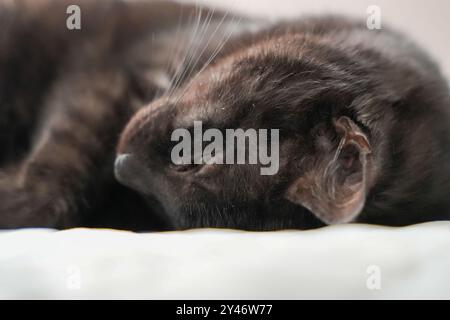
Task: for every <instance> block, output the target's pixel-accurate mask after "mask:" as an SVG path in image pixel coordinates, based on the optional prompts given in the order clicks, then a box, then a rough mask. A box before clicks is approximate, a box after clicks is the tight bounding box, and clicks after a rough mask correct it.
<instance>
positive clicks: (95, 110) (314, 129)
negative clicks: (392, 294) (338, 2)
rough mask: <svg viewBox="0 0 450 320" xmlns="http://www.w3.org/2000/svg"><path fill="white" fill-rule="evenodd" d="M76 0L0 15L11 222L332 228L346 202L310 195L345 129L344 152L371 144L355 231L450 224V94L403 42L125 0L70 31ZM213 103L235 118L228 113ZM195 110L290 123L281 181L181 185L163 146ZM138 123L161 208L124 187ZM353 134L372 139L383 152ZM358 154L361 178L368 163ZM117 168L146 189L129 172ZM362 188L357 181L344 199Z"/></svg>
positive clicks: (3, 178)
mask: <svg viewBox="0 0 450 320" xmlns="http://www.w3.org/2000/svg"><path fill="white" fill-rule="evenodd" d="M69 4H73V1H71V2H70V3H69V2H67V3H66V2H65V1H55V2H50V3H47V2H45V3H44V4H43V5H42V6H38V7H37V8H30V7H29V5H25V7H19V6H16V7H14V8H6V7H4V8H2V9H1V11H0V27H1V28H0V29H1V33H0V114H1V117H0V147H1V150H2V153H1V154H0V167H2V171H1V175H0V227H34V226H44V227H57V228H64V227H71V226H81V225H95V226H114V227H119V228H132V229H138V230H145V229H150V228H155V227H157V228H164V226H162V225H159V224H158V223H159V222H158V221H157V220H158V219H157V218H156V214H155V213H156V212H158V213H159V217H160V218H161V217H165V219H163V220H166V221H164V222H168V224H167V225H165V227H169V228H171V227H175V228H185V227H202V226H220V227H238V228H244V229H256V230H260V229H263V230H267V229H276V228H309V227H314V226H319V225H322V222H320V221H319V219H317V218H316V217H315V216H313V215H312V214H311V212H313V213H314V214H315V215H316V216H317V217H319V218H320V220H322V221H325V222H326V223H334V222H339V221H343V220H345V219H341V218H339V217H338V218H339V219H341V220H339V219H338V218H336V217H330V216H329V214H330V213H329V212H338V211H339V210H337V209H336V208H337V207H335V208H334V209H335V210H334V211H333V210H332V209H333V208H332V207H333V206H332V205H329V206H328V207H327V208H325V207H323V206H322V204H321V203H327V201H329V199H328V198H326V196H323V197H322V196H320V192H322V191H323V190H322V189H320V188H319V189H318V190H315V192H316V193H319V197H317V199H316V198H314V199H313V198H311V197H312V196H311V194H309V193H308V190H310V189H311V188H309V189H308V188H306V187H305V186H307V185H308V183H309V184H310V185H311V184H315V185H320V184H321V183H322V182H317V181H314V182H312V181H309V180H314V179H317V177H318V176H321V175H322V173H323V172H322V171H323V170H322V171H321V169H320V166H325V164H321V162H322V161H323V162H326V161H327V159H328V160H331V159H332V158H330V159H329V155H330V154H334V153H335V152H334V151H333V150H334V149H335V148H336V145H337V143H338V142H339V141H338V140H339V139H338V138H339V136H340V134H341V133H342V134H344V133H345V134H344V137H343V138H342V139H343V140H342V141H344V140H345V139H347V137H350V138H348V141H347V140H346V142H345V143H344V142H343V144H342V146H343V148H344V151H345V148H346V147H347V142H348V146H350V145H351V146H353V147H355V148H357V149H358V148H359V149H358V150H350V149H349V151H348V152H349V154H348V155H347V156H346V157H347V158H346V159H347V160H348V159H349V158H351V161H350V162H349V167H348V168H346V170H347V171H348V170H351V171H352V174H353V177H352V180H355V179H356V180H358V179H360V175H362V177H363V178H361V179H362V181H363V182H364V188H363V189H364V190H362V191H361V190H358V192H359V191H361V194H360V193H358V197H359V198H357V199H356V198H355V199H353V198H352V199H351V201H362V200H361V199H362V198H361V197H364V199H363V200H364V202H363V203H362V204H365V208H364V210H363V213H362V214H360V215H359V216H358V219H353V218H355V217H353V218H352V219H353V220H356V221H363V222H373V223H382V224H391V225H404V224H409V223H415V222H421V221H429V220H434V219H445V218H450V197H449V195H450V165H449V164H450V151H449V148H450V147H449V146H450V100H449V93H448V88H447V85H446V83H445V81H444V79H443V78H442V76H441V75H440V73H439V70H438V69H437V68H436V66H435V65H434V64H433V63H432V62H431V61H430V60H429V58H427V57H426V56H425V55H424V54H423V53H422V52H421V51H420V50H418V49H417V48H416V47H415V46H414V45H412V44H410V43H408V42H407V41H406V40H404V39H403V38H402V36H400V35H397V34H395V33H392V32H390V31H384V30H383V31H370V30H368V29H366V28H365V25H364V24H363V23H360V22H353V21H348V20H346V19H343V18H336V17H324V18H309V19H304V20H299V21H293V22H284V23H279V24H276V25H273V26H270V25H268V24H267V25H265V23H264V22H262V21H252V20H249V19H246V18H242V17H239V18H237V17H235V16H233V15H231V14H227V13H221V12H215V11H211V10H209V9H203V10H201V11H199V10H198V8H195V7H193V6H182V5H177V4H173V3H170V2H154V3H140V2H137V3H128V4H125V3H122V2H116V1H98V2H94V3H92V2H89V1H87V2H81V3H79V5H80V7H81V12H82V20H81V22H82V24H81V27H82V28H81V30H68V29H67V27H66V19H67V17H68V14H66V8H67V6H68V5H69ZM0 8H1V7H0ZM100 21H101V23H100ZM199 71H200V73H199V74H198V75H197V73H198V72H199ZM159 97H160V98H159ZM156 98H159V99H158V100H156V101H155V102H154V103H153V104H151V105H150V107H147V108H145V109H143V110H142V111H141V112H140V113H138V114H137V115H135V116H134V117H133V119H132V121H131V122H129V120H130V118H131V117H132V116H133V114H134V113H135V112H136V111H137V110H138V109H140V108H143V107H145V106H146V105H147V104H149V103H150V102H152V101H153V100H154V99H156ZM274 99H275V100H274ZM165 104H167V105H169V106H168V107H167V108H162V107H161V105H165ZM211 105H221V106H227V105H228V106H230V109H229V110H228V111H227V112H228V113H226V114H220V113H217V114H215V113H214V112H215V111H214V112H213V113H211V110H210V108H211V107H210V106H211ZM248 105H253V108H256V107H255V106H257V107H258V108H259V109H256V110H255V109H254V110H253V111H249V110H247V106H248ZM307 105H308V107H307ZM206 106H209V107H206ZM183 108H184V109H183ZM208 108H209V109H208ZM282 108H285V109H282ZM155 109H156V111H154V110H155ZM224 109H226V108H224ZM160 110H162V111H160ZM252 112H253V113H252ZM155 113H156V115H155ZM241 113H242V114H241ZM182 116H185V117H187V118H189V119H190V120H193V119H194V118H195V117H198V118H199V120H205V121H206V122H208V123H216V124H217V126H218V127H223V126H225V127H230V128H235V127H239V126H240V125H243V126H247V127H248V126H249V124H250V126H252V125H253V126H254V127H257V128H259V127H273V128H280V130H281V134H282V138H285V140H283V143H282V144H281V153H283V152H286V155H283V154H281V164H282V166H281V169H280V173H279V174H278V175H275V176H274V177H269V178H261V177H257V176H255V175H254V173H253V172H250V171H248V172H247V173H242V174H243V175H242V176H241V180H242V181H245V183H242V185H241V183H240V181H239V180H238V181H233V180H232V179H231V178H230V179H228V180H226V177H227V174H226V173H225V174H221V175H220V176H221V177H223V179H225V180H223V181H222V180H220V179H222V178H217V177H216V180H217V183H218V184H219V185H220V186H222V187H223V190H220V191H217V193H216V194H211V190H212V189H214V190H217V188H216V187H214V188H211V186H210V185H208V187H206V188H205V190H207V191H205V193H201V194H200V192H199V191H198V190H197V189H195V187H192V186H190V187H187V186H186V185H183V182H180V181H181V180H179V179H180V176H176V177H175V176H173V173H172V172H167V171H166V170H167V168H166V167H164V166H162V165H161V164H159V163H158V164H155V163H152V161H155V160H154V159H156V158H157V157H158V156H157V155H156V154H152V153H151V152H150V150H154V148H153V147H150V146H151V144H152V143H153V144H155V143H156V144H158V145H159V144H162V145H164V144H166V143H167V142H168V141H170V132H169V131H167V130H169V128H170V129H172V130H173V129H175V128H176V126H177V125H178V126H188V125H189V124H188V123H186V121H187V120H186V119H184V118H183V119H181V118H180V117H182ZM342 116H344V117H345V118H342ZM158 117H159V118H158ZM214 117H216V118H214ZM236 117H237V118H236ZM339 117H340V118H339ZM200 118H204V119H200ZM244 119H245V120H246V121H247V123H245V124H243V123H244ZM305 119H307V120H305ZM347 119H350V120H349V121H347ZM194 120H195V119H194ZM332 121H334V122H332ZM339 121H340V122H339ZM127 123H128V125H127ZM331 123H334V124H335V128H333V126H332V125H331ZM125 127H126V129H125V132H124V133H123V135H122V138H121V142H120V145H119V147H118V152H119V153H127V154H131V153H133V154H134V155H135V156H136V157H137V158H139V163H140V164H139V165H143V164H145V167H146V168H150V167H151V168H152V170H154V168H155V166H156V167H157V166H160V167H157V168H158V169H157V172H152V174H151V175H152V177H148V178H149V179H147V180H148V181H150V180H152V179H160V180H155V181H153V182H152V184H154V185H160V186H164V188H163V189H158V188H156V189H158V190H156V189H154V190H153V189H152V191H151V192H150V191H148V192H147V187H146V186H145V188H143V189H145V190H142V188H141V187H137V188H136V189H137V190H138V191H141V193H144V194H145V198H149V201H150V204H148V203H147V204H146V203H144V202H143V201H142V200H141V198H140V197H138V196H137V194H135V193H134V192H133V191H131V190H129V189H127V188H125V187H122V186H120V185H119V184H118V183H117V182H116V181H115V180H114V174H113V166H114V159H115V155H116V146H117V143H118V141H119V136H120V134H121V132H122V131H123V130H124V128H125ZM152 130H153V131H152ZM163 131H164V133H163ZM354 136H364V139H367V140H368V141H367V144H368V145H369V147H368V149H370V150H369V151H367V150H365V149H364V148H363V146H362V145H363V144H364V143H365V142H364V141H360V140H358V139H353V138H351V137H354ZM299 137H300V138H301V139H300V140H302V146H301V147H298V148H297V149H296V148H295V147H293V146H294V145H296V143H297V142H298V141H297V140H296V139H298V138H299ZM305 137H310V139H309V138H308V139H305ZM352 139H353V140H352ZM150 140H152V141H151V142H150ZM316 140H318V141H322V142H317V143H316ZM328 140H329V141H328ZM307 147H308V148H309V149H308V148H307ZM327 148H328V149H329V150H328V149H327ZM363 149H364V150H363ZM327 150H328V151H327ZM363 151H364V152H363ZM295 152H298V153H299V154H302V155H308V154H309V153H308V152H315V153H316V154H320V152H323V156H322V157H320V158H314V157H313V156H310V157H309V158H308V157H307V156H305V159H308V161H302V162H308V163H309V165H308V166H305V167H302V166H300V165H298V166H295V165H292V163H293V162H295V161H297V160H298V159H297V157H296V156H293V154H294V153H295ZM325 152H327V153H326V154H325ZM356 154H357V155H358V156H357V157H356ZM353 156H354V158H355V159H356V160H355V159H353V158H352V157H353ZM298 157H299V156H298ZM335 160H336V159H335ZM337 160H340V159H337ZM359 161H361V166H362V168H363V169H364V170H363V169H361V170H360V168H359V166H358V167H357V166H355V167H354V166H353V163H354V162H358V163H359ZM314 164H317V166H316V167H315V165H314ZM358 165H359V164H358ZM366 166H367V168H366ZM146 168H143V167H142V168H140V172H139V173H140V175H141V176H142V177H146V175H147V171H148V170H147V169H146ZM233 168H236V169H232V170H241V169H242V170H247V169H248V168H247V167H246V166H244V167H239V166H236V167H233ZM295 168H297V169H298V171H296V169H295ZM119 169H121V168H119ZM121 170H123V169H121ZM215 170H216V169H215ZM227 170H228V169H227ZM230 170H231V169H230ZM248 170H252V169H251V168H250V169H248ZM128 171H129V170H128ZM325 171H326V170H325ZM359 171H361V173H360V172H359ZM242 172H244V171H242ZM249 172H250V173H249ZM300 172H301V173H300ZM303 172H307V173H308V174H307V175H304V176H300V175H302V174H303ZM355 173H357V175H355ZM183 174H185V173H183ZM230 174H232V176H233V177H237V176H238V173H237V172H233V173H230ZM116 175H118V178H119V180H123V181H122V182H123V183H124V184H127V185H130V186H132V187H134V186H135V185H136V183H135V182H136V181H128V180H129V179H131V180H134V178H133V177H131V178H130V177H128V176H127V177H125V178H124V175H123V174H121V173H120V171H117V168H116ZM159 175H161V177H159V178H155V177H156V176H159ZM176 175H178V173H176ZM149 176H150V174H149ZM290 177H299V180H296V181H295V182H293V181H291V180H290ZM341 178H342V177H340V178H339V179H341ZM166 179H167V181H166ZM183 179H185V178H183ZM188 179H191V178H190V177H189V178H188ZM308 179H309V180H308ZM339 179H337V180H339ZM342 179H344V180H343V181H344V182H346V181H347V180H346V177H343V178H342ZM189 181H191V180H189ZM327 181H328V180H327ZM333 181H334V180H333ZM191 182H192V181H191ZM191 182H190V183H191ZM247 182H248V185H246V183H247ZM149 183H150V182H149ZM192 183H193V182H192ZM195 183H197V182H195ZM202 183H203V182H202ZM208 183H209V184H210V182H208ZM358 183H359V182H358ZM166 184H167V186H166ZM299 184H301V186H299ZM240 185H241V186H242V188H243V189H242V190H240V189H239V187H240ZM140 186H142V183H141V184H140ZM335 187H336V188H338V187H339V186H333V192H334V188H335ZM357 187H360V183H359V184H358V185H357ZM355 188H356V187H355V185H352V186H347V185H345V186H344V189H345V192H344V193H345V197H344V198H345V199H344V200H345V201H347V202H346V203H348V201H349V200H348V199H349V197H350V196H353V194H351V192H352V190H354V189H355ZM148 189H150V188H148ZM187 190H188V191H187ZM193 190H194V191H195V194H193V193H192V192H194V191H193ZM199 190H200V189H199ZM202 190H203V189H202ZM287 190H288V191H287ZM305 190H306V191H305ZM349 190H350V191H349ZM308 197H309V198H308ZM355 197H356V196H355ZM333 199H337V200H336V201H338V200H339V194H337V195H335V194H334V195H333ZM317 200H320V201H322V202H318V201H317ZM344 200H342V201H344ZM351 201H350V202H351ZM341 207H345V206H344V205H343V204H342V205H340V206H339V208H341ZM187 208H189V209H187ZM305 208H308V209H310V211H311V212H310V211H308V210H306V209H305ZM345 208H346V207H345ZM277 210H278V212H279V213H277ZM349 210H350V209H349ZM344 211H345V210H344ZM344 211H343V213H342V215H347V214H348V215H351V214H354V213H355V212H356V211H358V210H357V209H355V208H353V207H352V208H351V210H350V211H351V214H350V213H347V212H344ZM350 211H349V212H350ZM358 214H359V212H358ZM115 215H116V216H115ZM233 215H234V216H233ZM115 218H117V221H116V222H113V220H115Z"/></svg>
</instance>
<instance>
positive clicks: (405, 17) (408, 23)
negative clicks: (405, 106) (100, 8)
mask: <svg viewBox="0 0 450 320" xmlns="http://www.w3.org/2000/svg"><path fill="white" fill-rule="evenodd" d="M180 2H191V3H192V2H194V1H193V0H181V1H180ZM195 2H198V3H203V4H207V5H213V6H217V7H221V8H226V9H231V10H235V11H238V12H243V13H247V14H252V15H257V16H261V17H268V18H272V19H277V18H295V17H298V16H301V15H303V14H325V13H340V14H346V15H349V16H354V17H357V18H359V19H367V17H368V14H367V13H366V10H367V8H368V7H369V6H371V5H376V6H378V7H379V8H380V9H381V19H382V24H383V23H385V24H387V25H389V26H393V27H395V28H397V29H399V30H401V31H403V32H404V33H406V34H408V36H409V37H410V38H412V39H413V40H415V41H416V42H417V43H418V44H420V45H421V46H422V47H424V48H425V49H426V50H427V51H428V52H429V53H431V55H432V56H433V57H434V58H435V59H436V60H437V61H438V63H439V64H440V65H441V67H442V69H443V71H444V72H445V74H446V75H447V78H448V79H450V1H449V0H428V1H425V0H195Z"/></svg>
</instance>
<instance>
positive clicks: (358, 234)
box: [0, 222, 450, 299]
mask: <svg viewBox="0 0 450 320" xmlns="http://www.w3.org/2000/svg"><path fill="white" fill-rule="evenodd" d="M371 266H375V268H379V271H380V272H381V277H380V280H381V281H380V282H379V283H380V284H381V288H380V289H373V287H371V288H372V289H369V288H368V286H367V282H368V279H369V278H370V277H372V276H373V273H371V274H368V273H367V271H369V272H372V270H373V269H371V268H373V267H371ZM371 279H373V278H371ZM370 283H372V282H370ZM0 298H3V299H10V298H44V299H51V298H68V299H72V298H106V299H109V298H137V299H140V298H151V299H153V298H157V299H177V298H180V299H222V298H223V299H227V298H229V299H266V298H267V299H303V298H306V299H310V298H324V299H340V298H355V299H378V298H387V299H398V298H406V299H410V298H425V299H428V298H446V299H449V298H450V222H434V223H427V224H421V225H416V226H411V227H407V228H385V227H375V226H366V225H342V226H335V227H327V228H324V229H320V230H315V231H279V232H266V233H252V232H242V231H231V230H212V229H208V230H192V231H186V232H167V233H147V234H136V233H131V232H123V231H113V230H87V229H73V230H68V231H60V232H57V231H53V230H37V229H30V230H18V231H3V232H0Z"/></svg>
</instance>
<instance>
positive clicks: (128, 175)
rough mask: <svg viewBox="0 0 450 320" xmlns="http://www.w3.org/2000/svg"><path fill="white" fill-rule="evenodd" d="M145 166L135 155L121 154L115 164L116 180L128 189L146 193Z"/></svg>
mask: <svg viewBox="0 0 450 320" xmlns="http://www.w3.org/2000/svg"><path fill="white" fill-rule="evenodd" d="M145 172H146V169H145V166H144V165H143V164H142V163H141V161H139V159H137V157H136V156H134V155H133V154H129V153H125V154H119V155H117V157H116V161H115V163H114V175H115V177H116V179H117V180H118V181H119V182H120V183H122V184H124V185H125V186H127V187H130V188H133V189H136V190H137V191H144V190H143V189H145V188H146V183H145V179H144V178H145Z"/></svg>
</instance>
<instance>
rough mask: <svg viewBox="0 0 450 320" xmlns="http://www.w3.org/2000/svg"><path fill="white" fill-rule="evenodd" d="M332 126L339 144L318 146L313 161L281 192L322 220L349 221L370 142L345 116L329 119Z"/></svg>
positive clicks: (361, 189)
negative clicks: (329, 146)
mask: <svg viewBox="0 0 450 320" xmlns="http://www.w3.org/2000/svg"><path fill="white" fill-rule="evenodd" d="M333 126H334V130H335V133H336V134H337V136H338V138H339V141H340V142H339V144H338V145H337V146H334V147H332V148H328V150H327V148H322V150H318V154H317V155H315V160H314V161H312V162H313V163H312V164H310V167H309V168H308V169H307V171H306V172H304V173H302V175H301V176H300V177H298V178H297V179H296V180H294V182H293V183H292V184H291V185H290V186H289V188H288V189H287V192H286V195H285V196H286V198H287V199H288V200H290V201H292V202H294V203H296V204H299V205H302V206H303V207H305V208H307V209H308V210H310V211H311V212H312V213H314V214H315V215H316V216H317V217H318V218H319V219H320V220H322V221H323V222H325V223H326V224H338V223H345V222H351V221H353V220H354V219H355V218H356V217H357V216H358V214H359V213H360V212H361V210H362V208H363V207H364V204H365V201H366V195H367V190H366V189H367V179H368V175H369V174H370V170H371V163H370V161H369V156H370V153H371V145H370V143H369V139H368V138H367V136H366V135H365V134H364V132H363V131H362V130H361V129H360V128H359V127H358V126H357V125H356V124H355V123H354V122H353V121H352V120H351V119H350V118H348V117H340V118H339V119H336V120H333ZM330 140H331V138H330ZM328 145H331V141H329V144H328ZM319 148H320V147H319Z"/></svg>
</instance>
